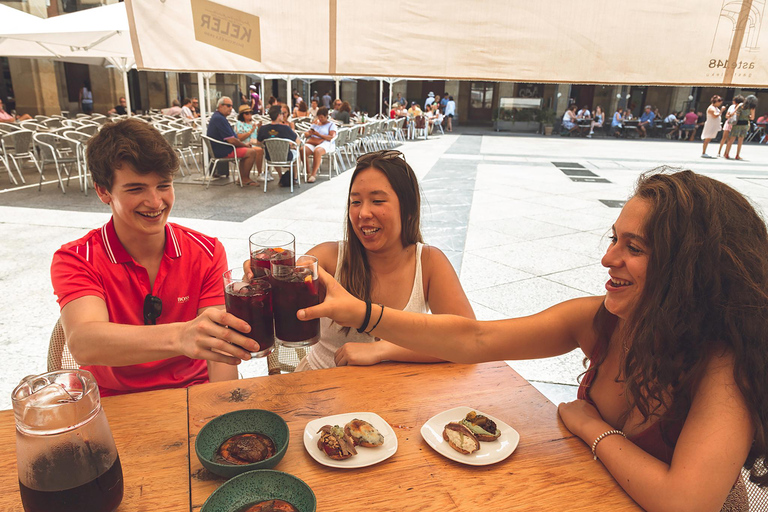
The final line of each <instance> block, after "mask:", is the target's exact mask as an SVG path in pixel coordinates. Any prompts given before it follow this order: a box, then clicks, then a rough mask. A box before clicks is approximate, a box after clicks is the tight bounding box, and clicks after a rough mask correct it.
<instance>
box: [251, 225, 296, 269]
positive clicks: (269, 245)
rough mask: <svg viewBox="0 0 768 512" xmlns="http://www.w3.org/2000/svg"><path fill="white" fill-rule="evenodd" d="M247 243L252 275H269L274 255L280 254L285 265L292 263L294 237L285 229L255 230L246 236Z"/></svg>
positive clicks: (294, 246)
mask: <svg viewBox="0 0 768 512" xmlns="http://www.w3.org/2000/svg"><path fill="white" fill-rule="evenodd" d="M248 245H249V246H250V249H251V252H250V254H251V270H252V271H253V276H254V277H257V278H258V277H265V276H267V275H269V271H270V260H271V259H272V258H273V257H274V256H280V258H281V259H282V260H283V261H284V262H285V263H286V264H287V265H293V264H294V262H295V261H294V256H295V254H296V238H295V237H294V236H293V234H291V233H289V232H287V231H281V230H278V229H268V230H265V231H257V232H256V233H254V234H252V235H251V236H250V237H249V238H248Z"/></svg>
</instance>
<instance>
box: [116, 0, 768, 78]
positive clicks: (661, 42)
mask: <svg viewBox="0 0 768 512" xmlns="http://www.w3.org/2000/svg"><path fill="white" fill-rule="evenodd" d="M126 4H127V6H128V13H129V21H130V24H131V31H132V35H133V44H134V53H135V55H136V58H137V59H136V61H137V65H138V67H139V69H146V70H168V71H215V72H219V73H255V74H259V75H261V74H265V73H269V74H278V75H293V76H295V75H313V76H319V75H322V76H398V77H406V78H418V77H426V76H429V77H432V78H435V79H440V80H445V79H473V80H500V81H504V80H506V81H528V82H557V83H601V84H658V85H732V86H746V87H765V86H768V66H766V62H768V59H767V58H766V57H767V56H768V27H767V29H766V30H761V28H762V18H763V16H764V15H765V14H766V12H765V11H766V2H765V1H764V0H743V1H741V2H739V1H733V2H726V1H724V0H678V1H676V2H669V1H668V0H646V1H644V2H617V1H615V0H593V1H592V2H585V1H579V2H564V1H562V0H538V1H536V2H499V1H497V0H494V1H491V0H472V1H470V2H468V1H466V0H443V1H441V2H439V3H437V4H436V3H435V2H431V1H427V0H391V1H387V2H379V1H371V0H329V1H328V2H317V1H316V0H294V1H292V2H271V3H268V2H253V1H251V0H229V1H227V2H226V6H224V5H222V4H218V3H214V2H212V1H210V0H142V1H136V0H126ZM306 13H311V16H309V17H306V16H303V15H304V14H306ZM297 16H299V17H301V18H302V19H305V18H306V19H307V20H308V24H309V25H308V27H306V28H304V29H302V30H295V29H292V28H290V27H288V26H287V25H286V20H291V19H296V17H297Z"/></svg>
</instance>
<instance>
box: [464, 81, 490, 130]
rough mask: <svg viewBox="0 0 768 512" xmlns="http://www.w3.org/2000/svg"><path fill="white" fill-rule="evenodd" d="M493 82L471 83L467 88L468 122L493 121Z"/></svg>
mask: <svg viewBox="0 0 768 512" xmlns="http://www.w3.org/2000/svg"><path fill="white" fill-rule="evenodd" d="M495 86H496V83H495V82H472V83H470V86H469V111H468V112H467V118H468V119H469V120H470V121H489V122H490V121H491V120H492V119H493V89H494V87H495Z"/></svg>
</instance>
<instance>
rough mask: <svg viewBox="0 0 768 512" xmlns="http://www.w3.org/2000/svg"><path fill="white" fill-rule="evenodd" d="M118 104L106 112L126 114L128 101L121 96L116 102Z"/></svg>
mask: <svg viewBox="0 0 768 512" xmlns="http://www.w3.org/2000/svg"><path fill="white" fill-rule="evenodd" d="M117 103H118V104H117V105H115V107H114V108H112V109H110V111H109V112H107V113H108V114H117V115H119V116H124V115H126V114H128V102H127V101H125V97H123V96H121V97H120V99H119V100H118V102H117Z"/></svg>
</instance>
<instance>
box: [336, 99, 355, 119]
mask: <svg viewBox="0 0 768 512" xmlns="http://www.w3.org/2000/svg"><path fill="white" fill-rule="evenodd" d="M351 115H352V105H350V104H349V102H348V101H342V102H341V105H339V110H338V111H337V112H336V116H335V117H334V119H335V120H336V121H338V122H339V123H341V124H349V123H350V116H351Z"/></svg>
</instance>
